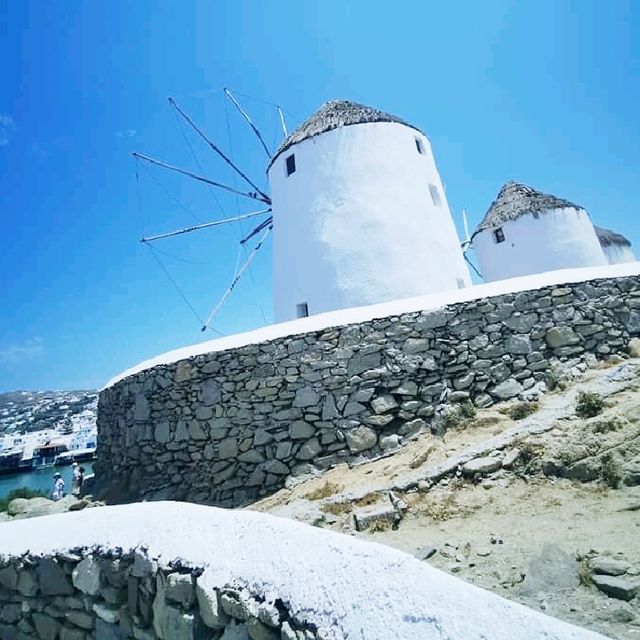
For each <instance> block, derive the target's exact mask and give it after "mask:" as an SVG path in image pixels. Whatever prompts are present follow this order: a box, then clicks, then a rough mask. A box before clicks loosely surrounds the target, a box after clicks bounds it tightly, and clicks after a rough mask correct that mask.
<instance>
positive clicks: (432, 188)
mask: <svg viewBox="0 0 640 640" xmlns="http://www.w3.org/2000/svg"><path fill="white" fill-rule="evenodd" d="M429 193H430V194H431V200H432V202H433V204H434V205H435V206H436V207H439V206H440V204H441V203H442V200H440V192H439V191H438V187H436V185H435V184H430V185H429Z"/></svg>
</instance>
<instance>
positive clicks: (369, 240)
mask: <svg viewBox="0 0 640 640" xmlns="http://www.w3.org/2000/svg"><path fill="white" fill-rule="evenodd" d="M416 137H417V138H419V139H420V141H421V142H422V145H423V148H424V155H421V154H420V153H418V150H417V148H416V143H415V139H416ZM291 153H295V161H296V172H295V173H294V174H292V175H291V176H289V177H287V173H286V158H287V157H288V156H289V155H291ZM269 182H270V186H271V197H272V200H273V217H274V227H273V298H274V316H275V320H276V322H282V321H285V320H290V319H292V318H295V317H296V306H297V305H298V304H300V303H303V302H306V303H307V304H308V307H309V314H311V315H313V314H317V313H322V312H325V311H332V310H337V309H347V308H351V307H358V306H362V305H368V304H375V303H379V302H386V301H390V300H396V299H400V298H408V297H412V296H418V295H425V294H429V293H436V292H440V291H449V290H452V289H457V288H458V287H459V283H458V279H459V280H460V284H462V285H463V286H469V285H470V283H471V280H470V277H469V272H468V270H467V266H466V263H465V262H464V259H463V256H462V252H461V250H460V242H459V239H458V235H457V233H456V229H455V226H454V224H453V220H452V218H451V214H450V212H449V207H448V204H447V200H446V196H445V193H444V189H443V186H442V182H441V180H440V176H439V175H438V171H437V169H436V165H435V161H434V158H433V154H432V152H431V145H430V144H429V141H428V140H427V138H425V137H424V136H423V135H422V134H420V133H419V132H418V131H416V130H415V129H412V128H410V127H407V126H405V125H402V124H399V123H388V122H377V123H368V124H358V125H352V126H347V127H341V128H339V129H334V130H332V131H328V132H326V133H323V134H321V135H319V136H316V137H314V138H310V139H307V140H304V141H302V142H300V143H299V144H296V145H294V146H293V147H291V149H289V150H287V151H285V152H284V153H282V154H281V155H280V156H279V157H278V158H276V161H275V162H274V164H273V165H272V166H271V168H270V169H269ZM430 184H432V185H435V187H436V188H437V190H438V194H439V196H440V206H436V205H434V203H433V201H432V198H431V194H430V191H429V185H430Z"/></svg>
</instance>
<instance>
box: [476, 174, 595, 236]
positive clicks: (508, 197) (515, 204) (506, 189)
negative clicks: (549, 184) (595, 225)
mask: <svg viewBox="0 0 640 640" xmlns="http://www.w3.org/2000/svg"><path fill="white" fill-rule="evenodd" d="M566 207H571V208H573V209H583V207H581V206H580V205H578V204H574V203H573V202H570V201H569V200H564V199H563V198H557V197H556V196H552V195H550V194H548V193H542V191H536V189H533V188H532V187H529V186H527V185H526V184H521V183H520V182H507V183H506V184H504V186H503V187H502V189H500V193H498V197H497V198H496V199H495V200H494V201H493V202H492V203H491V206H490V207H489V210H488V211H487V213H486V214H485V216H484V218H483V219H482V222H481V223H480V224H479V225H478V227H477V229H476V230H475V232H474V234H473V235H476V234H477V233H480V231H484V230H485V229H496V228H498V227H500V226H502V225H503V224H504V223H505V222H509V221H510V220H517V219H518V218H519V217H520V216H523V215H525V214H527V213H542V212H543V211H547V210H549V209H564V208H566Z"/></svg>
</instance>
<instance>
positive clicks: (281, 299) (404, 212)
mask: <svg viewBox="0 0 640 640" xmlns="http://www.w3.org/2000/svg"><path fill="white" fill-rule="evenodd" d="M225 94H226V96H227V97H228V98H229V99H230V100H231V101H232V102H233V103H234V105H235V106H236V107H237V109H238V110H239V111H240V113H241V114H242V116H243V117H244V119H245V120H246V121H247V122H248V123H249V125H250V126H251V128H252V129H253V131H254V133H255V134H256V136H257V137H258V139H259V140H260V143H261V144H262V146H263V148H264V150H265V151H266V152H267V154H268V155H269V156H270V162H269V165H268V168H267V176H268V179H269V187H270V195H268V194H267V193H265V192H264V191H261V190H260V189H259V188H258V187H257V186H256V182H255V181H253V180H251V179H250V178H249V177H248V176H247V175H246V174H245V173H244V172H242V171H241V170H240V168H239V167H238V166H237V165H236V164H235V163H234V162H233V161H232V160H231V158H230V157H229V156H227V155H226V154H225V153H224V152H223V151H222V150H221V149H220V148H219V147H218V146H217V145H216V144H214V143H213V142H212V141H211V140H210V139H209V138H208V137H207V136H206V135H205V133H204V132H203V131H202V130H201V129H199V128H198V126H197V125H196V124H195V123H194V122H193V121H192V120H191V119H190V118H189V116H188V115H187V114H186V113H185V112H184V111H183V110H182V109H180V107H179V106H178V105H177V104H176V103H175V101H173V100H170V102H171V104H172V106H173V107H174V108H175V109H176V111H177V112H178V113H179V114H180V116H181V117H182V118H184V119H185V120H186V121H187V122H188V124H189V125H190V126H191V127H192V128H193V129H194V130H195V131H196V133H197V134H198V135H199V136H200V137H201V138H202V139H204V140H205V142H206V143H207V144H208V146H209V147H210V148H211V149H212V150H213V151H214V152H215V153H216V154H217V155H218V156H220V157H221V158H222V159H223V160H224V161H225V162H226V164H227V165H228V166H229V167H230V168H231V169H232V170H233V171H234V172H235V174H236V175H237V176H239V178H240V179H241V180H242V182H243V183H244V184H245V185H246V186H247V189H246V190H243V189H241V188H239V187H230V186H228V185H225V184H222V183H220V182H217V181H213V180H211V179H209V178H207V177H205V176H203V175H197V174H194V173H193V172H190V171H186V170H184V169H181V168H179V167H175V166H173V165H169V164H167V163H165V162H162V161H159V160H156V159H154V158H150V157H149V156H146V155H142V154H137V153H136V154H134V156H135V157H136V158H137V159H138V160H143V161H145V162H150V163H153V164H155V165H159V166H161V167H163V168H165V169H168V170H170V171H174V172H178V173H180V174H182V175H185V176H187V177H190V178H192V179H195V180H198V181H200V182H202V183H204V184H207V185H209V186H212V187H215V188H219V189H225V190H227V191H232V192H234V193H236V194H238V195H240V196H243V197H244V198H250V199H253V200H254V201H258V202H259V203H260V205H261V208H260V209H259V210H258V211H255V212H248V213H246V214H242V215H240V216H236V217H234V218H231V219H227V220H217V221H213V222H210V223H205V224H202V225H196V226H192V227H188V228H185V229H179V230H177V231H172V232H169V233H164V234H159V235H156V236H152V237H148V238H143V239H142V241H143V242H145V243H147V245H149V244H150V243H151V242H154V241H156V240H160V239H164V238H168V237H171V236H175V235H178V234H182V233H188V232H191V231H195V230H198V229H202V228H207V227H211V226H216V225H219V224H224V223H226V222H231V221H233V220H238V219H242V218H249V217H252V216H263V217H264V219H263V220H262V222H260V223H259V224H258V226H257V227H256V228H255V229H254V230H253V231H252V232H251V233H249V234H248V235H247V236H246V237H245V238H244V239H243V240H242V242H243V243H246V242H249V241H252V242H257V244H256V245H255V247H254V248H253V250H252V251H251V252H250V253H249V255H248V257H247V260H246V262H245V264H244V265H243V266H242V267H240V268H238V269H237V270H236V275H235V276H234V279H233V281H232V283H231V285H230V287H229V288H228V290H227V291H226V292H225V294H224V296H223V297H222V300H220V302H219V303H218V304H217V305H216V306H215V307H214V309H213V311H212V312H211V314H210V315H209V317H208V318H207V320H206V321H203V330H204V329H205V328H207V327H208V326H209V325H210V324H211V322H212V320H213V319H214V318H215V316H216V314H217V313H218V312H219V310H220V308H221V307H222V305H223V304H224V302H225V301H226V299H227V298H228V296H229V294H230V293H231V291H232V290H233V288H234V287H235V285H236V284H237V282H238V280H239V278H240V277H241V275H242V274H243V273H244V271H245V270H246V268H248V266H249V264H250V263H251V260H252V259H253V257H254V256H255V253H256V252H257V251H258V250H259V249H260V247H262V246H263V242H264V240H265V239H266V236H267V235H268V234H269V232H270V231H272V232H273V306H274V317H275V320H276V322H280V321H285V320H290V319H293V318H296V317H302V316H307V315H310V314H316V313H322V312H326V311H333V310H338V309H347V308H352V307H358V306H362V305H367V304H374V303H379V302H387V301H391V300H397V299H400V298H408V297H413V296H419V295H425V294H429V293H437V292H442V291H448V290H453V289H459V288H463V287H466V286H469V285H470V283H471V279H470V277H469V272H468V269H467V265H466V263H465V256H464V255H463V247H461V245H460V241H459V239H458V235H457V232H456V229H455V225H454V223H453V220H452V217H451V213H450V211H449V206H448V204H447V199H446V196H445V192H444V188H443V184H442V181H441V179H440V176H439V174H438V170H437V168H436V164H435V160H434V157H433V153H432V151H431V145H430V143H429V140H428V139H427V137H426V136H425V135H424V134H423V133H422V132H421V131H420V130H419V129H417V128H416V127H414V126H412V125H410V124H407V123H406V122H404V121H402V120H400V119H399V118H397V117H395V116H392V115H390V114H388V113H384V112H382V111H379V110H377V109H373V108H371V107H366V106H363V105H360V104H357V103H354V102H348V101H332V102H328V103H326V104H325V105H323V106H322V107H321V108H320V109H319V110H318V111H317V112H316V113H315V114H314V115H313V116H311V117H310V118H309V119H308V120H307V121H306V122H304V123H303V124H302V125H301V126H300V127H299V128H297V129H296V130H295V131H294V132H293V133H291V135H289V136H287V137H286V138H285V140H284V141H283V142H282V144H281V145H280V147H279V148H278V149H277V150H276V152H275V153H274V154H273V156H271V154H269V151H268V149H267V146H266V144H265V142H264V140H263V138H262V136H261V135H260V132H259V131H258V129H257V128H256V127H255V125H254V124H253V122H252V121H251V119H250V117H249V116H248V114H247V113H246V112H245V111H244V110H243V109H242V107H241V106H240V104H239V103H238V102H237V100H236V99H235V97H234V96H233V95H232V94H231V93H230V92H229V91H228V90H225ZM279 115H280V120H281V123H282V127H283V130H284V132H285V136H286V128H285V125H284V118H283V117H282V112H281V110H279ZM467 235H468V233H467Z"/></svg>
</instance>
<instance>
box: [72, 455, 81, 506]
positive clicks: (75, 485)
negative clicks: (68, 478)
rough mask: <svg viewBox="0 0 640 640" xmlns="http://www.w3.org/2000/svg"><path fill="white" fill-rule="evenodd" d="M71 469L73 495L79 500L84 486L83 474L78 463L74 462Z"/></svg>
mask: <svg viewBox="0 0 640 640" xmlns="http://www.w3.org/2000/svg"><path fill="white" fill-rule="evenodd" d="M71 468H72V470H73V480H72V482H71V495H74V496H76V498H77V497H78V496H79V495H80V486H81V485H82V480H81V472H80V469H81V467H80V466H79V465H78V463H77V462H74V463H73V464H72V465H71Z"/></svg>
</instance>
